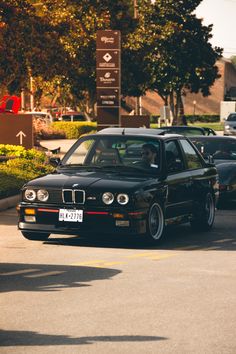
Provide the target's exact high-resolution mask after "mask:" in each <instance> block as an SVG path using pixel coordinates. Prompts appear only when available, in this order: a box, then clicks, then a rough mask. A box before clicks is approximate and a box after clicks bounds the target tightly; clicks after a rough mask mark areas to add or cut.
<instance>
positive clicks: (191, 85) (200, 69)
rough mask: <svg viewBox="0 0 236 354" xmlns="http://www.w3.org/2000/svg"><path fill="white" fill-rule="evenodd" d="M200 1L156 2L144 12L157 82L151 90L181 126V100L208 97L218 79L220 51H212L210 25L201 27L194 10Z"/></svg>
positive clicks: (151, 65)
mask: <svg viewBox="0 0 236 354" xmlns="http://www.w3.org/2000/svg"><path fill="white" fill-rule="evenodd" d="M200 2H201V0H191V1H190V0H181V1H178V2H176V1H175V0H169V1H168V4H167V1H164V0H159V1H158V0H156V2H155V4H154V5H153V9H152V11H149V12H147V15H146V22H148V23H149V29H150V30H149V36H151V37H152V38H153V42H152V43H151V48H150V53H151V55H150V62H151V64H150V65H149V67H150V70H151V71H152V76H153V75H154V76H155V77H156V79H155V80H154V81H153V82H152V84H151V87H150V88H151V89H153V90H154V91H156V92H157V93H158V94H159V95H160V96H161V97H162V98H163V101H164V102H165V104H169V105H170V107H171V109H172V112H173V114H174V122H175V123H180V119H179V118H180V115H181V114H183V113H184V108H183V101H182V96H183V95H185V94H186V92H187V91H190V92H195V93H197V92H199V91H200V92H201V93H202V94H203V95H204V96H207V95H209V94H210V87H211V86H212V85H213V83H214V81H215V79H216V78H218V77H219V75H218V68H217V66H216V65H215V62H216V60H217V59H219V58H220V57H221V53H222V49H221V48H218V47H215V48H213V47H212V45H211V44H210V42H209V40H210V38H211V37H212V35H211V31H212V25H210V26H203V25H202V20H201V19H198V18H196V15H194V14H193V10H194V9H195V8H196V7H197V6H198V5H199V3H200Z"/></svg>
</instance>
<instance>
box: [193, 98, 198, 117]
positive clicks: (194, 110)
mask: <svg viewBox="0 0 236 354" xmlns="http://www.w3.org/2000/svg"><path fill="white" fill-rule="evenodd" d="M196 104H197V101H195V100H194V101H193V115H194V116H195V113H196Z"/></svg>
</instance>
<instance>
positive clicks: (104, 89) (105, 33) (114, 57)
mask: <svg viewBox="0 0 236 354" xmlns="http://www.w3.org/2000/svg"><path fill="white" fill-rule="evenodd" d="M96 59H97V65H96V69H97V76H96V78H97V126H98V129H101V128H102V127H104V126H119V125H120V31H111V30H101V31H97V50H96Z"/></svg>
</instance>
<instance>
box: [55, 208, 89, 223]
mask: <svg viewBox="0 0 236 354" xmlns="http://www.w3.org/2000/svg"><path fill="white" fill-rule="evenodd" d="M59 221H71V222H82V221H83V210H70V209H60V210H59Z"/></svg>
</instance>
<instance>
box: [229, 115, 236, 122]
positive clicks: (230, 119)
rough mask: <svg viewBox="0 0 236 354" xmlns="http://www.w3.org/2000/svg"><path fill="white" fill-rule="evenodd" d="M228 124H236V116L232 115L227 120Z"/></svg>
mask: <svg viewBox="0 0 236 354" xmlns="http://www.w3.org/2000/svg"><path fill="white" fill-rule="evenodd" d="M227 122H236V114H230V115H229V116H228V118H227Z"/></svg>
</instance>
